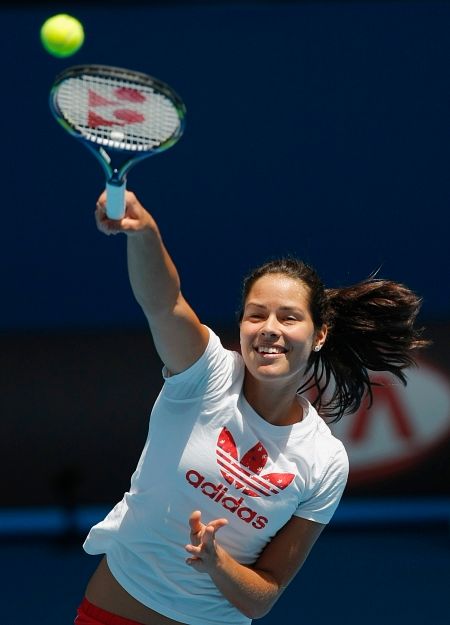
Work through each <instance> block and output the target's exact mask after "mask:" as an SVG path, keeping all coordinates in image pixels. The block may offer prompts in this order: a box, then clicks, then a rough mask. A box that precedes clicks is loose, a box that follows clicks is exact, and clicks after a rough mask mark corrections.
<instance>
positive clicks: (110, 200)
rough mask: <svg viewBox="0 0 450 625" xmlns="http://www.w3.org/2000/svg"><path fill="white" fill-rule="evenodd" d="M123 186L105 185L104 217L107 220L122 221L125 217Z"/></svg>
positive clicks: (109, 183) (108, 183) (123, 184)
mask: <svg viewBox="0 0 450 625" xmlns="http://www.w3.org/2000/svg"><path fill="white" fill-rule="evenodd" d="M125 185H126V183H125V182H123V183H122V184H114V183H111V182H107V183H106V216H107V217H109V219H122V217H123V216H124V215H125Z"/></svg>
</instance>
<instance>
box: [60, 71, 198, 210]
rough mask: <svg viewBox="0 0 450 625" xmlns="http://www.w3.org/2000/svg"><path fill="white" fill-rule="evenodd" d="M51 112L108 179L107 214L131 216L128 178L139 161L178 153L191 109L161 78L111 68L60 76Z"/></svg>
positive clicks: (67, 73) (73, 72) (64, 73)
mask: <svg viewBox="0 0 450 625" xmlns="http://www.w3.org/2000/svg"><path fill="white" fill-rule="evenodd" d="M49 103H50V109H51V111H52V113H53V115H54V116H55V118H56V119H57V121H58V122H59V123H60V124H61V125H62V127H63V128H65V130H67V131H68V132H69V133H70V134H71V135H72V136H74V137H76V138H77V139H80V141H81V142H82V143H83V144H84V145H85V146H86V147H88V148H89V149H90V150H91V152H93V154H94V155H95V156H96V157H97V158H98V160H99V162H100V164H101V165H102V167H103V170H104V172H105V176H106V197H107V199H106V214H107V216H108V217H109V218H110V219H121V218H122V217H123V215H124V213H125V188H126V178H127V174H128V172H129V171H130V169H131V168H132V167H133V166H134V165H135V164H136V163H138V162H139V161H141V160H143V159H144V158H147V157H148V156H152V155H154V154H159V153H160V152H163V151H164V150H167V149H168V148H170V147H172V146H173V145H174V144H175V143H176V142H177V141H178V139H179V138H180V137H181V135H182V134H183V130H184V126H185V115H186V108H185V106H184V104H183V102H182V100H181V99H180V97H179V96H178V95H177V94H176V93H175V92H174V91H173V89H171V88H170V87H169V86H168V85H166V84H165V83H163V82H162V81H160V80H157V79H156V78H153V77H151V76H148V75H147V74H142V73H140V72H135V71H132V70H127V69H122V68H119V67H109V66H107V65H76V66H74V67H69V68H68V69H66V70H65V71H63V72H62V73H61V74H59V75H58V76H57V77H56V78H55V81H54V83H53V86H52V88H51V91H50V102H49Z"/></svg>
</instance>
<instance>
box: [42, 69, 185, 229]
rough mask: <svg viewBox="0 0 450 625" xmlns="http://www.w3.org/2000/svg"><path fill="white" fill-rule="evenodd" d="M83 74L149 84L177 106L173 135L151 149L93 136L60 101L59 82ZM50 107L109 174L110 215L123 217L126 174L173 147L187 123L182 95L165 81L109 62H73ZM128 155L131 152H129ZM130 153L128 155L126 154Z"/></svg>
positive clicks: (54, 89) (55, 85)
mask: <svg viewBox="0 0 450 625" xmlns="http://www.w3.org/2000/svg"><path fill="white" fill-rule="evenodd" d="M82 76H94V77H100V78H101V77H104V78H110V79H113V80H118V81H120V80H123V81H129V82H130V83H132V84H133V88H136V89H137V90H138V89H139V86H141V87H147V88H150V89H153V90H154V91H156V92H157V93H158V94H162V95H163V96H165V97H166V98H168V99H169V100H170V101H171V103H172V105H173V106H174V108H175V110H176V112H177V115H178V119H179V124H178V127H177V128H176V130H175V132H173V133H172V135H170V137H169V138H168V139H167V140H165V141H161V142H160V143H159V145H156V146H152V147H151V148H150V149H148V150H142V151H138V150H132V149H123V148H116V147H113V146H104V145H102V144H101V143H100V142H98V141H95V140H94V139H90V138H89V137H88V136H86V134H85V133H83V132H82V131H81V130H79V129H77V128H76V127H75V126H74V125H72V124H71V123H69V122H68V121H67V119H66V117H65V115H64V113H63V111H62V110H61V108H60V106H59V104H58V99H57V96H58V91H59V87H60V85H61V84H62V83H63V82H65V81H66V80H68V79H70V78H72V79H80V78H81V77H82ZM49 106H50V110H51V112H52V114H53V116H54V117H55V119H56V120H57V121H58V123H59V124H60V125H61V126H62V127H63V128H64V129H65V130H66V131H67V132H68V133H69V134H70V135H71V136H73V137H75V138H76V139H78V140H80V141H81V143H83V145H85V146H86V147H87V148H88V149H89V151H90V152H91V153H92V154H93V155H94V156H95V157H96V159H97V160H98V162H99V163H100V165H101V167H102V169H103V172H104V174H105V178H106V191H107V208H106V212H107V216H108V217H109V218H111V219H121V218H122V217H123V215H124V212H125V189H126V182H127V174H128V172H129V171H130V169H131V168H132V167H134V165H136V164H137V163H139V162H140V161H142V160H144V159H146V158H148V157H150V156H155V155H156V154H160V153H161V152H164V151H166V150H168V149H169V148H171V147H172V146H173V145H174V144H175V143H176V142H177V141H178V140H179V139H180V137H181V136H182V134H183V132H184V129H185V125H186V107H185V105H184V102H183V101H182V99H181V98H180V96H179V95H178V94H177V93H176V92H175V91H174V90H173V89H172V88H171V87H169V86H168V85H167V84H166V83H164V82H163V81H161V80H159V79H158V78H154V77H153V76H150V75H148V74H145V73H143V72H138V71H134V70H128V69H125V68H121V67H115V66H110V65H98V64H97V65H94V64H91V65H89V64H88V65H74V66H72V67H69V68H67V69H65V70H64V71H63V72H61V73H60V74H58V75H57V76H56V78H55V80H54V82H53V85H52V87H51V89H50V95H49ZM128 155H129V156H128ZM127 156H128V157H127Z"/></svg>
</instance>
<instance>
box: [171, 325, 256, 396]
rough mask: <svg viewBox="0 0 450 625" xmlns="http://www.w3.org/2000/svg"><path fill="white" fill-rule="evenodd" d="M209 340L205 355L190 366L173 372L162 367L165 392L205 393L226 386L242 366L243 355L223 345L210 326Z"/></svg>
mask: <svg viewBox="0 0 450 625" xmlns="http://www.w3.org/2000/svg"><path fill="white" fill-rule="evenodd" d="M205 328H206V329H207V331H208V333H209V338H208V342H207V345H206V348H205V350H204V352H203V354H202V355H201V356H200V357H199V358H198V360H196V361H195V362H194V363H193V364H192V365H191V366H190V367H188V368H187V369H185V370H184V371H181V372H180V373H176V374H172V373H171V372H169V371H168V369H167V368H166V367H163V370H162V374H163V378H164V381H165V384H164V387H165V391H166V394H169V395H173V394H174V393H175V394H177V395H178V394H179V393H181V394H182V395H184V394H187V395H189V396H197V395H205V394H210V393H214V392H218V391H223V390H225V389H226V387H227V385H228V384H231V383H232V381H233V380H234V379H235V378H236V376H237V375H239V372H240V371H241V369H242V368H243V366H244V365H243V362H242V358H241V356H240V354H238V353H237V352H235V351H232V350H230V349H227V348H225V347H224V346H223V344H222V341H221V339H220V337H219V336H218V335H217V334H216V333H215V332H214V331H213V330H212V329H211V328H209V327H208V326H205Z"/></svg>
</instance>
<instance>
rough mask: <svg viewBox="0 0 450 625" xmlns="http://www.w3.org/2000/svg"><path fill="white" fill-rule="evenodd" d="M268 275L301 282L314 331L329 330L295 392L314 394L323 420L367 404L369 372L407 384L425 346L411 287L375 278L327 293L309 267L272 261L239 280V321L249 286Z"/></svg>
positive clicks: (292, 261) (335, 418)
mask: <svg viewBox="0 0 450 625" xmlns="http://www.w3.org/2000/svg"><path fill="white" fill-rule="evenodd" d="M267 274H284V275H286V276H289V277H291V278H293V279H296V280H300V281H301V282H303V284H305V285H306V287H307V289H308V292H309V309H310V313H311V317H312V320H313V323H314V327H315V328H316V329H320V328H321V327H322V326H323V324H326V325H327V327H328V335H327V340H326V341H325V343H324V345H323V347H322V349H321V351H320V352H314V351H313V352H312V353H311V356H310V358H309V362H308V365H307V373H310V376H309V378H307V380H306V382H305V383H304V384H303V385H302V386H301V387H300V389H299V391H303V392H305V391H307V390H311V389H314V390H315V391H316V392H317V396H316V398H315V399H314V400H313V405H314V406H315V407H316V409H317V410H318V411H319V412H320V413H321V414H322V416H324V417H328V418H331V420H332V421H338V420H339V419H340V418H341V417H342V416H343V415H344V414H346V413H352V412H355V411H356V410H357V409H358V408H359V406H360V404H361V401H362V399H363V397H364V395H365V394H366V393H367V395H368V397H369V406H370V405H371V404H372V401H373V395H372V386H374V385H375V383H374V382H372V381H371V380H370V378H369V371H389V372H390V373H392V374H393V375H395V376H396V377H397V378H398V379H399V380H400V381H401V382H402V383H403V384H404V385H406V376H405V374H404V369H405V368H407V367H409V366H412V365H414V364H415V360H414V355H413V352H414V350H416V349H418V348H422V347H425V346H427V345H428V344H429V343H430V341H427V340H425V339H422V338H421V335H422V332H423V329H418V328H416V327H415V325H414V324H415V320H416V317H417V314H418V312H419V310H420V306H421V303H422V300H421V299H420V298H419V297H418V296H417V295H416V294H415V293H413V292H412V291H411V290H410V289H408V288H407V287H406V286H404V285H403V284H400V283H397V282H392V281H390V280H383V279H379V278H375V276H374V275H372V276H370V277H369V278H367V279H365V280H363V281H362V282H359V283H358V284H355V285H352V286H348V287H342V288H334V289H326V288H325V286H324V284H323V282H322V280H321V279H320V277H319V276H318V274H317V272H316V270H315V269H313V268H312V267H311V266H310V265H308V264H306V263H304V262H302V261H300V260H297V259H293V258H282V259H277V260H271V261H269V262H267V263H265V264H264V265H261V266H260V267H258V268H257V269H255V270H254V271H252V273H250V274H249V275H248V276H247V277H246V278H245V279H244V283H243V289H242V304H241V310H240V313H239V321H241V320H242V317H243V311H244V305H245V301H246V299H247V297H248V294H249V292H250V290H251V288H252V286H253V285H254V283H255V282H256V281H257V280H258V279H259V278H262V276H265V275H267ZM332 382H334V388H333V387H332V384H331V383H332ZM330 385H331V386H330ZM327 389H328V390H329V392H328V395H327V396H326V395H325V391H326V390H327Z"/></svg>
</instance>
